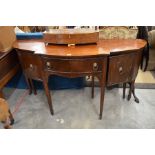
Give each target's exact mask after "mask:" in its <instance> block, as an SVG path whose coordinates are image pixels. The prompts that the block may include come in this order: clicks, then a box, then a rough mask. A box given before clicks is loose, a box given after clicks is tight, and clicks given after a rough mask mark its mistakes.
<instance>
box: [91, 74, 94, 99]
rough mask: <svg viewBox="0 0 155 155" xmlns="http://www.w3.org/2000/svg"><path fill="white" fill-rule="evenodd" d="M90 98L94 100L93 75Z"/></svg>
mask: <svg viewBox="0 0 155 155" xmlns="http://www.w3.org/2000/svg"><path fill="white" fill-rule="evenodd" d="M91 97H92V98H94V75H92V91H91Z"/></svg>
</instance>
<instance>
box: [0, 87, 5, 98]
mask: <svg viewBox="0 0 155 155" xmlns="http://www.w3.org/2000/svg"><path fill="white" fill-rule="evenodd" d="M0 98H4V95H3V92H2V90H1V89H0Z"/></svg>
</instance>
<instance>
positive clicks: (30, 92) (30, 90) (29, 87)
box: [25, 75, 32, 95]
mask: <svg viewBox="0 0 155 155" xmlns="http://www.w3.org/2000/svg"><path fill="white" fill-rule="evenodd" d="M25 80H26V84H27V86H28V89H29V95H31V94H32V87H31V84H30V81H29V79H28V77H27V76H26V75H25Z"/></svg>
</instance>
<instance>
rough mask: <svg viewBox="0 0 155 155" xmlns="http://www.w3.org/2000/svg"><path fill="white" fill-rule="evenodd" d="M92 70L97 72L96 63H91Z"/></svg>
mask: <svg viewBox="0 0 155 155" xmlns="http://www.w3.org/2000/svg"><path fill="white" fill-rule="evenodd" d="M93 70H94V71H97V70H98V64H97V63H96V62H94V63H93Z"/></svg>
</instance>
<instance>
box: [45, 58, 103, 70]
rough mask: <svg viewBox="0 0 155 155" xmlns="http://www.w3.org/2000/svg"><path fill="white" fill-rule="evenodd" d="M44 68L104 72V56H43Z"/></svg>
mask: <svg viewBox="0 0 155 155" xmlns="http://www.w3.org/2000/svg"><path fill="white" fill-rule="evenodd" d="M43 63H44V69H45V70H47V71H53V72H64V73H67V72H72V73H92V72H102V70H103V65H104V58H99V59H97V58H95V59H94V58H81V59H60V58H47V57H46V58H45V57H44V58H43Z"/></svg>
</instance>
